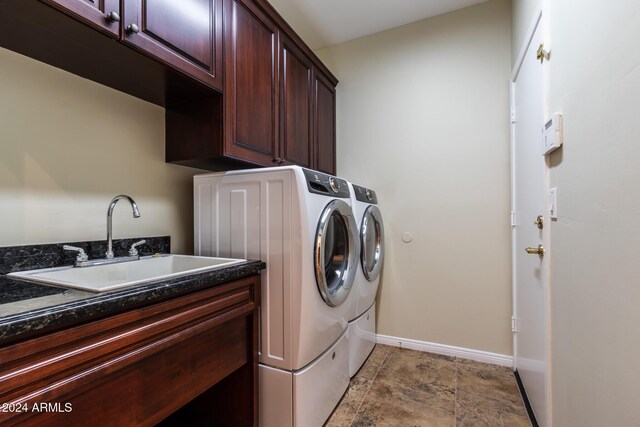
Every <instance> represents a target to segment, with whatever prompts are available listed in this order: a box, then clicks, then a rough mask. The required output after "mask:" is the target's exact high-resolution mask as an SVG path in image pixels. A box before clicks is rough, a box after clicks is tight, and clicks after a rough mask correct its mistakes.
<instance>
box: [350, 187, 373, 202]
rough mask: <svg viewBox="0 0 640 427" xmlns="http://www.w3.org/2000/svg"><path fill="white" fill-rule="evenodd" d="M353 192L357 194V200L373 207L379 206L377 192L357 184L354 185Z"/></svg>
mask: <svg viewBox="0 0 640 427" xmlns="http://www.w3.org/2000/svg"><path fill="white" fill-rule="evenodd" d="M353 191H354V192H355V193H356V199H357V200H358V201H360V202H364V203H369V204H371V205H377V204H378V196H376V192H375V191H373V190H370V189H368V188H365V187H360V186H359V185H355V184H353Z"/></svg>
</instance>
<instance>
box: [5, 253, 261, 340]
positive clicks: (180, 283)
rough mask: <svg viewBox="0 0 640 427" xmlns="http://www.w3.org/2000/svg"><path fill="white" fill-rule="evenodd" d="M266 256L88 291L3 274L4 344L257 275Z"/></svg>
mask: <svg viewBox="0 0 640 427" xmlns="http://www.w3.org/2000/svg"><path fill="white" fill-rule="evenodd" d="M265 267H266V265H265V263H264V262H262V261H246V262H243V263H241V264H236V265H232V266H229V267H225V268H220V269H218V270H213V271H209V272H205V273H200V274H195V275H191V276H186V277H178V278H173V279H169V280H165V281H161V282H156V283H150V284H146V285H141V286H135V287H132V288H127V289H119V290H114V291H111V292H101V293H95V292H88V291H81V290H77V289H66V288H58V287H54V286H46V285H40V284H34V283H30V282H26V281H22V280H18V279H13V278H10V277H7V276H6V275H0V344H5V343H9V342H14V341H17V340H20V339H23V338H27V337H30V336H34V335H40V334H42V333H45V332H49V331H53V330H57V329H61V328H63V327H68V326H71V325H75V324H79V323H83V322H86V321H88V320H92V319H94V318H95V319H97V318H100V317H104V316H107V315H113V314H116V313H119V312H123V311H126V310H130V309H133V308H137V307H142V306H145V305H150V304H153V303H156V302H160V301H164V300H167V299H170V298H175V297H177V296H180V295H184V294H187V293H191V292H195V291H198V290H201V289H206V288H211V287H213V286H215V285H219V284H222V283H226V282H230V281H233V280H237V279H241V278H243V277H247V276H250V275H252V274H257V273H259V272H260V271H261V270H263V269H264V268H265Z"/></svg>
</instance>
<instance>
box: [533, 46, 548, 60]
mask: <svg viewBox="0 0 640 427" xmlns="http://www.w3.org/2000/svg"><path fill="white" fill-rule="evenodd" d="M549 56H550V54H549V51H548V50H545V48H544V43H540V46H539V47H538V50H537V51H536V59H537V60H538V61H540V63H541V64H542V63H543V62H544V60H545V59H546V60H547V61H548V60H549Z"/></svg>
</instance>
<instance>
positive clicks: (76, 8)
mask: <svg viewBox="0 0 640 427" xmlns="http://www.w3.org/2000/svg"><path fill="white" fill-rule="evenodd" d="M44 2H45V3H47V4H49V5H51V6H53V7H54V8H56V9H58V10H61V11H63V12H65V13H66V14H68V15H71V16H73V17H74V18H76V19H79V20H80V21H83V22H85V23H87V24H89V25H90V26H92V27H94V28H97V29H98V30H101V31H103V32H106V33H108V34H110V35H112V36H114V37H118V36H119V34H120V22H119V21H117V20H113V19H108V18H107V15H109V13H115V14H117V15H118V17H121V13H120V1H119V0H44ZM112 16H114V17H115V15H112Z"/></svg>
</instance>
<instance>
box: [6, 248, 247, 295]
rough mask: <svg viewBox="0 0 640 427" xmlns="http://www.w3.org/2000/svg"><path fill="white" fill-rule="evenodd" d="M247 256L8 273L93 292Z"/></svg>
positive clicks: (184, 273)
mask: <svg viewBox="0 0 640 427" xmlns="http://www.w3.org/2000/svg"><path fill="white" fill-rule="evenodd" d="M245 261H246V260H244V259H234V258H210V257H200V256H189V255H160V256H151V257H142V258H140V260H138V261H130V262H123V263H118V264H107V265H97V266H92V267H82V268H78V267H73V266H68V267H54V268H43V269H39V270H29V271H21V272H17V273H10V274H8V276H10V277H14V278H19V279H22V280H28V281H30V282H36V283H44V284H47V285H55V286H62V287H65V288H76V289H82V290H86V291H91V292H105V291H111V290H114V289H120V288H128V287H131V286H136V285H142V284H147V283H153V282H158V281H161V280H166V279H171V278H175V277H181V276H188V275H191V274H197V273H204V272H207V271H211V270H215V269H218V268H223V267H228V266H230V265H234V264H240V263H242V262H245Z"/></svg>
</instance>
